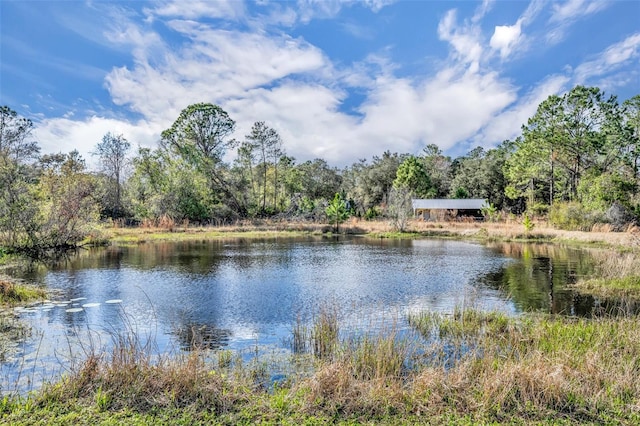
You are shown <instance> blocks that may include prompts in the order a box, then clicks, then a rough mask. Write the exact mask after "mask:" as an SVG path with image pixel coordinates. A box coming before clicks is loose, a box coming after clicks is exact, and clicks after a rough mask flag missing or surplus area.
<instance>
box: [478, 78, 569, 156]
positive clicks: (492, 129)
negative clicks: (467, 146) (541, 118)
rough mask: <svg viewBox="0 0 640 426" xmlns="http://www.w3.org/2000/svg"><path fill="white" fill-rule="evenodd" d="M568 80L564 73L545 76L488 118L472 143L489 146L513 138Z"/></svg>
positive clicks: (560, 91) (562, 88)
mask: <svg viewBox="0 0 640 426" xmlns="http://www.w3.org/2000/svg"><path fill="white" fill-rule="evenodd" d="M569 81H570V79H569V77H567V76H564V75H553V76H550V77H548V78H546V79H545V80H544V81H542V82H541V83H540V84H538V85H537V86H536V87H534V88H533V89H531V90H530V91H529V93H527V94H526V95H524V96H523V97H521V98H519V99H518V101H517V102H516V103H515V104H514V105H510V106H509V108H508V109H505V110H503V111H500V113H498V114H497V115H495V116H494V117H492V119H491V120H488V121H487V123H488V124H487V125H486V126H485V127H484V128H483V129H482V130H481V131H480V132H479V133H478V134H477V136H475V137H474V138H473V142H474V144H475V145H479V146H482V147H484V148H490V147H493V146H495V145H496V144H498V143H500V142H502V141H504V140H506V139H514V138H515V137H517V136H518V135H519V134H520V133H521V127H522V125H523V124H526V123H527V121H528V120H529V118H530V117H532V116H533V115H534V114H535V113H536V110H537V109H538V106H539V105H540V104H541V103H542V102H543V101H544V100H545V99H547V98H548V97H549V96H550V95H553V94H558V93H562V92H563V91H564V90H565V89H566V85H567V83H568V82H569Z"/></svg>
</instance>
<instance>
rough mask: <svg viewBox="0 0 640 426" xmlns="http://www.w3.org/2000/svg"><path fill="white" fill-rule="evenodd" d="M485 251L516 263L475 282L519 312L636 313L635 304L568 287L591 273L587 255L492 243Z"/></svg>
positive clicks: (538, 246) (548, 247)
mask: <svg viewBox="0 0 640 426" xmlns="http://www.w3.org/2000/svg"><path fill="white" fill-rule="evenodd" d="M488 247H490V248H492V249H494V250H497V251H499V252H501V253H504V254H505V255H508V256H512V257H514V258H515V259H517V261H516V262H511V263H509V264H507V265H505V267H504V268H502V269H500V270H497V271H491V272H489V273H487V274H486V275H484V276H483V277H481V278H480V279H479V282H481V283H482V284H484V285H487V286H489V287H491V288H495V289H498V290H500V291H502V292H504V293H505V294H506V295H508V296H509V297H510V298H511V299H512V300H513V302H514V303H515V305H516V306H517V308H518V309H519V310H521V311H542V312H548V313H552V314H559V315H570V316H580V317H593V316H602V315H629V314H633V313H638V312H640V306H639V305H638V304H637V303H633V302H630V301H621V300H609V299H599V298H594V297H593V296H590V295H584V294H581V293H578V292H577V291H575V290H574V289H573V288H572V287H571V285H572V284H575V283H576V282H577V281H578V280H579V279H581V278H588V277H589V276H590V275H592V274H593V272H594V263H593V260H592V256H591V252H592V251H593V250H587V249H577V248H571V247H564V246H559V245H552V244H516V243H494V244H490V245H488Z"/></svg>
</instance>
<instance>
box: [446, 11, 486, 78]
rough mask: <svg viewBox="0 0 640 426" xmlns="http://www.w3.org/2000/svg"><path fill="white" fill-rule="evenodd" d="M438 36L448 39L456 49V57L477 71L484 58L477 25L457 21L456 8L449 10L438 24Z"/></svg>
mask: <svg viewBox="0 0 640 426" xmlns="http://www.w3.org/2000/svg"><path fill="white" fill-rule="evenodd" d="M438 36H439V37H440V39H441V40H445V41H448V42H449V43H450V44H451V46H452V47H453V49H454V51H455V55H454V58H455V59H457V60H460V61H461V62H462V63H464V64H466V65H468V66H469V71H470V72H472V73H473V72H477V71H478V69H479V67H480V59H481V58H482V51H483V50H482V45H481V43H480V38H481V34H480V30H479V28H478V26H477V25H468V24H463V25H462V26H459V25H458V24H457V22H456V10H455V9H451V10H449V11H448V12H447V13H446V14H445V16H444V18H442V20H441V21H440V23H439V25H438Z"/></svg>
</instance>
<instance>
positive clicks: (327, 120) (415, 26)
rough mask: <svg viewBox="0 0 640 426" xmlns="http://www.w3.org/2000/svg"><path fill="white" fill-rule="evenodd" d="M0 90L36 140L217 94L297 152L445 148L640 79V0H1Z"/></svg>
mask: <svg viewBox="0 0 640 426" xmlns="http://www.w3.org/2000/svg"><path fill="white" fill-rule="evenodd" d="M0 17H1V18H0V19H1V22H0V72H1V74H0V104H3V105H9V106H10V107H11V108H12V109H14V110H16V111H18V112H19V113H20V114H22V115H24V116H26V117H29V118H31V119H33V120H34V122H35V123H36V126H37V130H36V133H35V136H36V138H37V140H38V141H39V142H40V145H41V147H42V151H43V152H60V151H61V152H68V151H70V150H72V149H78V150H79V151H80V152H81V153H82V154H83V156H84V157H85V158H86V159H88V160H91V158H90V157H91V155H90V152H91V151H92V150H93V148H94V147H95V145H96V144H97V143H98V142H99V141H100V140H101V138H102V136H103V135H104V134H105V133H107V132H112V133H122V134H123V135H124V136H125V137H126V138H127V139H128V140H129V141H130V142H131V143H132V145H133V146H138V145H140V146H150V147H153V146H155V144H156V143H157V141H158V139H159V135H160V133H161V132H162V130H164V129H166V128H168V127H170V126H171V124H172V123H173V121H174V120H175V119H176V118H177V116H178V114H179V112H180V110H181V109H183V108H184V107H186V106H187V105H189V104H193V103H197V102H211V103H215V104H218V105H220V106H221V107H222V108H223V109H225V110H226V111H227V112H228V113H229V114H230V116H231V117H232V118H233V119H234V120H236V123H237V131H236V134H235V137H236V138H237V139H242V138H243V137H244V135H246V134H247V133H248V132H249V129H250V128H251V125H252V124H253V123H254V122H255V121H265V122H266V123H267V124H268V125H270V126H272V127H274V128H275V129H277V130H278V131H279V133H280V134H281V136H282V138H283V141H284V144H285V148H286V151H287V153H288V154H289V155H293V156H294V157H295V158H296V159H297V160H298V161H299V162H302V161H305V160H309V159H313V158H316V157H321V158H324V159H326V160H327V161H329V163H330V164H333V165H336V166H344V165H348V164H351V163H354V162H356V161H357V160H358V159H360V158H366V159H371V158H372V156H373V155H379V154H381V153H382V152H384V151H385V150H390V151H392V152H400V153H412V154H419V153H420V152H421V151H422V148H423V147H424V146H425V145H426V144H430V143H435V144H437V145H438V146H440V147H441V148H442V149H443V150H444V151H445V152H446V153H448V154H450V155H452V156H458V155H462V154H465V153H466V152H468V151H469V150H471V149H472V148H474V147H476V146H482V147H485V148H491V147H494V146H496V145H497V144H498V143H500V142H502V141H503V140H505V139H511V138H514V137H515V136H517V135H518V133H519V130H520V127H521V125H522V124H523V123H525V122H526V120H527V118H529V117H530V116H531V115H533V114H534V113H535V110H536V107H537V106H538V104H539V103H540V102H542V101H543V100H544V99H545V98H546V97H547V96H549V95H551V94H554V93H558V94H561V93H563V92H565V91H567V90H569V89H571V88H572V87H573V86H575V85H577V84H584V85H593V86H598V87H600V88H601V89H603V90H605V91H606V93H608V94H614V95H617V96H618V99H619V100H620V101H623V100H625V99H628V98H630V97H631V96H634V95H637V94H640V1H638V0H629V1H589V0H569V1H561V2H555V1H546V0H535V1H532V2H525V1H491V0H489V1H483V2H480V1H479V2H473V1H417V0H414V1H393V0H363V1H349V0H326V1H321V0H316V1H314V0H299V1H287V2H285V1H268V0H263V1H258V2H243V1H240V0H218V1H209V0H207V1H190V2H186V1H180V0H176V1H172V0H169V1H160V2H144V1H126V2H117V1H109V2H107V1H85V2H80V1H8V0H0Z"/></svg>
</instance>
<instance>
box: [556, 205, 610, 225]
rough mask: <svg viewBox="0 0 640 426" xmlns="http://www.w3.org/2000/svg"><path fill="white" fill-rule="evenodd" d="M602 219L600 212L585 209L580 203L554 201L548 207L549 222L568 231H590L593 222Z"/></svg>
mask: <svg viewBox="0 0 640 426" xmlns="http://www.w3.org/2000/svg"><path fill="white" fill-rule="evenodd" d="M602 221H603V217H602V213H601V212H597V211H595V212H594V211H592V212H590V211H587V210H586V209H585V208H584V206H583V205H581V204H580V203H575V202H568V203H555V204H554V205H553V206H551V208H550V209H549V222H550V223H551V224H552V225H553V226H555V227H556V228H560V229H565V230H568V231H590V230H591V228H592V226H593V225H594V224H595V223H597V222H602Z"/></svg>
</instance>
